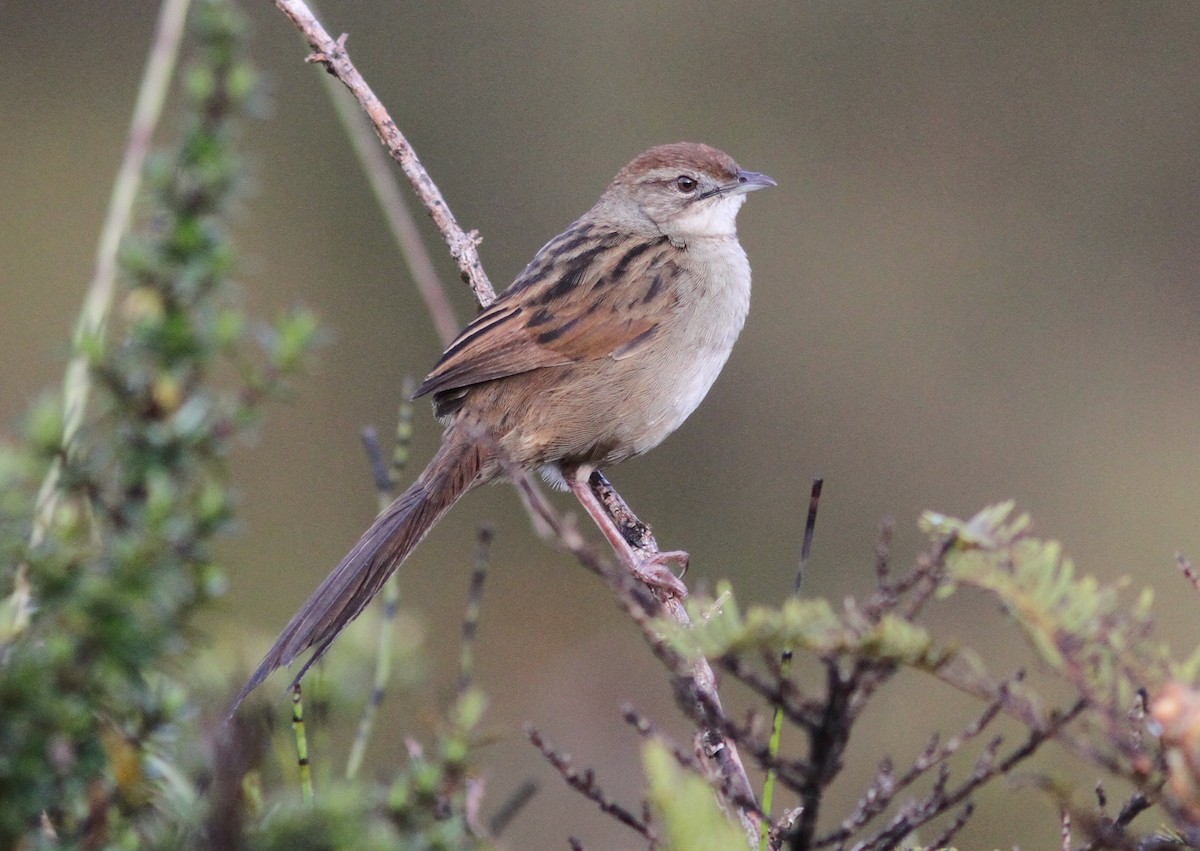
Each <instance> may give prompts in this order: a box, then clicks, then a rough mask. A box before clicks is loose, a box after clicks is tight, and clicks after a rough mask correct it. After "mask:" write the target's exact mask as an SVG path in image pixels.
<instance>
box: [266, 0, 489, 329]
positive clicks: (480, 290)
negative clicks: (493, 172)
mask: <svg viewBox="0 0 1200 851" xmlns="http://www.w3.org/2000/svg"><path fill="white" fill-rule="evenodd" d="M275 5H276V6H278V7H279V9H280V11H282V12H283V13H284V14H285V15H287V16H288V17H289V18H290V19H291V20H292V23H294V24H295V25H296V27H297V28H298V29H299V30H300V32H302V33H303V34H304V38H305V39H306V40H307V41H308V43H309V45H310V46H311V47H312V49H313V50H314V51H315V52H314V53H313V55H312V56H310V57H309V61H310V62H319V63H321V64H322V65H324V66H325V68H326V69H327V70H328V71H329V72H330V73H331V74H333V75H334V76H335V77H337V78H338V79H339V80H341V82H342V84H343V85H345V86H346V88H347V89H349V90H350V93H351V94H353V95H354V97H355V99H356V100H357V101H358V102H359V104H360V105H361V106H362V108H363V110H364V111H365V112H366V114H367V118H368V119H370V121H371V124H372V126H373V127H374V128H375V132H376V133H377V134H379V138H380V140H381V141H382V142H383V144H384V146H385V147H386V148H387V149H388V153H389V154H391V156H392V159H394V160H395V161H396V162H397V163H399V164H400V168H401V169H402V170H403V171H404V176H405V177H407V178H408V181H409V183H410V184H412V188H413V191H414V192H416V193H417V197H418V198H420V199H421V203H422V204H424V205H425V209H426V210H428V211H429V215H430V216H431V217H432V218H433V221H434V224H436V225H437V228H438V230H439V231H440V232H441V234H442V237H443V239H445V241H446V247H447V248H448V249H449V250H450V256H451V257H452V258H454V262H455V263H457V264H458V268H459V271H460V272H461V273H462V276H463V280H464V281H466V282H467V283H468V284H469V285H470V287H471V290H472V291H473V292H474V293H475V298H476V299H477V300H478V301H479V303H480V304H481V305H483V306H484V307H487V306H488V305H489V304H491V303H492V302H493V301H495V300H496V291H495V290H494V289H493V288H492V284H491V282H490V281H489V280H488V277H487V274H486V273H485V272H484V271H483V264H482V263H481V262H480V260H479V252H478V250H477V247H476V246H477V243H478V237H477V236H476V235H474V234H469V233H467V232H465V231H464V230H463V229H462V227H460V226H459V224H458V221H457V220H456V219H455V218H454V214H453V213H452V212H450V207H449V206H448V205H447V204H446V199H445V198H443V197H442V192H441V190H440V189H438V187H437V184H435V183H434V182H433V179H432V178H430V176H429V173H428V172H427V171H425V167H424V166H423V165H421V161H420V160H418V159H417V154H416V152H415V151H414V150H413V148H412V145H410V144H409V143H408V139H406V138H405V137H404V134H403V133H401V132H400V128H398V127H397V126H396V123H395V122H394V121H392V118H391V116H390V115H388V112H387V110H386V109H385V108H384V106H383V103H382V102H381V101H380V100H379V98H378V97H376V96H375V92H373V91H372V90H371V87H370V86H368V85H367V82H366V80H364V79H363V78H362V75H361V74H359V73H358V69H357V68H355V67H354V65H353V63H351V61H350V57H349V55H348V54H347V53H346V36H345V35H343V36H341V37H340V38H338V39H337V40H336V41H335V40H334V39H333V38H331V37H330V35H329V33H327V32H326V31H325V28H324V27H323V26H321V22H320V21H318V20H317V18H316V16H315V15H313V13H312V11H311V10H310V9H309V8H308V5H307V4H306V3H304V2H303V0H275Z"/></svg>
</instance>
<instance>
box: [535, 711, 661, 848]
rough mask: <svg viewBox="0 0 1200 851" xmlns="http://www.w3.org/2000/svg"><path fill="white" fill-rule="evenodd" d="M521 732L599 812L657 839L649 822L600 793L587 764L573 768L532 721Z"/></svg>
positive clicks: (643, 834)
mask: <svg viewBox="0 0 1200 851" xmlns="http://www.w3.org/2000/svg"><path fill="white" fill-rule="evenodd" d="M525 735H527V736H528V737H529V741H531V742H533V745H534V747H536V748H537V749H538V750H539V751H541V752H542V756H544V757H545V758H546V761H547V762H549V763H550V764H551V765H552V766H554V768H555V769H557V771H558V773H559V774H560V775H562V778H563V780H565V781H566V783H567V785H568V786H570V787H571V788H572V789H574V790H575V791H576V792H579V793H580V794H582V795H583V796H584V797H585V798H587V799H588V800H590V801H592V802H594V803H595V804H596V805H597V806H598V807H599V808H600V811H601V812H603V813H606V814H608V815H610V816H612V817H613V818H615V819H616V820H617V821H619V822H621V824H623V825H625V826H626V827H630V828H632V829H633V830H635V831H637V832H638V833H639V834H641V835H642V836H644V837H645V838H646V839H648V840H650V842H651V843H653V842H655V841H656V840H657V836H656V835H655V832H654V828H653V827H652V826H651V825H650V823H649V822H647V821H646V820H645V819H642V818H640V817H638V816H636V815H634V814H633V813H631V812H630V811H629V810H627V809H625V808H624V807H622V806H621V805H620V804H618V803H615V802H614V801H612V800H611V799H610V798H609V797H608V796H607V795H605V794H604V790H603V789H601V788H600V784H598V783H597V782H596V775H595V774H594V773H593V772H592V770H591V769H590V768H587V769H584V770H583V771H576V770H575V766H574V764H573V763H572V762H571V758H570V757H569V756H567V755H566V754H562V753H559V752H558V751H557V750H556V749H555V748H554V746H553V745H551V744H550V743H549V742H547V741H546V740H545V739H543V738H542V734H541V733H539V732H538V730H537V728H536V727H534V726H533V725H532V724H526V725H525Z"/></svg>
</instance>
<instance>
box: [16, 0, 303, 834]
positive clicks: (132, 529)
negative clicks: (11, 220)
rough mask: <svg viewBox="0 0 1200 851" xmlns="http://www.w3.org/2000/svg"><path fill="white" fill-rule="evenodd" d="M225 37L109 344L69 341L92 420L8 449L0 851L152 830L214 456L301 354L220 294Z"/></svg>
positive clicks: (208, 585)
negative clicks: (46, 479) (44, 840)
mask: <svg viewBox="0 0 1200 851" xmlns="http://www.w3.org/2000/svg"><path fill="white" fill-rule="evenodd" d="M242 29H243V25H242V23H241V20H240V16H239V15H238V14H237V13H236V12H235V11H234V10H233V9H232V7H231V6H229V5H228V4H226V3H224V2H217V0H206V2H202V3H198V4H197V5H196V7H195V9H194V15H193V32H194V35H195V39H196V55H195V58H194V60H193V63H192V65H191V67H190V69H189V70H188V71H187V73H186V76H187V80H188V86H187V89H188V92H189V94H190V108H191V110H192V114H193V116H194V118H193V119H192V120H191V122H190V125H189V126H188V127H187V128H186V130H185V131H184V133H183V138H182V140H181V142H180V143H179V146H178V148H177V150H176V151H175V152H174V153H173V154H170V155H166V154H164V155H160V156H159V157H158V158H157V159H156V160H155V163H154V165H153V166H152V167H151V169H150V174H149V176H148V190H149V194H150V195H151V197H152V206H153V214H152V217H151V220H150V222H149V223H148V224H147V225H146V227H145V228H144V229H143V230H142V232H141V233H140V234H139V235H137V236H133V237H131V238H129V239H128V240H127V241H126V245H125V249H124V251H123V270H124V274H125V278H126V281H127V283H128V287H127V290H126V292H125V294H124V296H123V299H122V302H121V305H120V308H121V309H120V319H121V322H120V327H119V328H117V329H114V333H113V334H112V335H111V340H106V339H95V338H93V339H89V340H86V341H84V342H83V347H84V350H85V351H86V354H87V355H88V356H89V358H90V360H91V367H92V369H91V376H92V379H93V381H94V384H95V393H96V396H97V398H96V399H95V403H96V404H95V405H94V408H95V409H96V411H97V413H96V414H95V415H93V417H92V419H91V421H90V422H88V423H87V424H86V425H85V427H84V430H83V431H82V432H81V434H80V435H79V437H78V438H77V439H76V440H75V441H73V442H72V443H71V445H69V446H62V439H63V437H62V434H63V433H62V426H61V414H60V407H61V406H60V405H58V404H50V403H39V404H38V405H37V406H36V407H35V408H34V411H33V412H32V414H31V416H30V419H29V426H28V435H29V437H28V440H27V444H26V448H25V449H23V450H20V449H14V450H10V451H9V452H7V453H5V455H4V456H3V463H0V477H2V480H0V492H2V493H3V500H2V503H0V508H2V509H3V516H2V520H0V523H2V525H0V535H2V536H3V544H2V545H3V548H4V553H5V556H6V558H7V563H8V564H10V565H19V566H18V567H17V568H15V569H12V570H10V571H9V572H8V574H7V577H6V580H7V585H8V587H7V589H6V591H7V594H8V596H7V598H6V599H5V601H4V605H3V607H2V608H3V611H2V612H0V615H2V616H3V617H2V619H0V623H3V624H4V628H3V630H2V631H0V639H2V640H3V641H4V647H3V661H2V664H0V707H2V709H0V717H2V718H3V723H2V724H0V801H2V802H3V806H0V847H3V848H8V847H12V846H13V845H14V844H15V843H16V842H17V841H18V839H19V838H20V837H22V836H25V837H28V838H30V839H31V840H32V838H33V837H35V836H37V835H38V833H39V831H38V829H37V826H38V824H39V822H40V821H42V820H44V821H45V824H46V825H47V826H49V827H51V828H52V829H53V830H54V831H55V832H56V833H57V835H58V837H59V839H60V841H61V843H63V844H65V845H66V846H68V847H69V846H72V845H74V844H75V843H82V844H85V845H88V846H90V847H95V846H97V845H99V844H113V845H118V846H127V847H131V846H132V845H136V844H137V840H136V838H135V837H138V836H141V837H142V838H143V839H144V840H146V841H153V840H152V837H154V836H156V835H160V834H161V833H163V830H162V826H161V825H158V826H157V827H156V826H155V823H156V821H158V820H160V819H162V818H164V817H167V816H168V814H167V813H166V812H164V811H163V810H161V809H160V808H159V804H158V801H157V796H158V795H159V794H161V793H162V792H163V790H164V789H165V787H166V785H169V783H168V779H169V778H170V777H171V776H172V773H173V771H174V767H173V765H172V761H171V758H170V757H169V756H167V754H169V753H171V752H172V751H175V753H176V756H179V755H180V752H179V751H178V750H177V749H176V748H175V747H174V746H173V745H172V742H174V741H176V740H177V739H178V738H179V737H180V735H181V734H182V732H183V730H184V728H183V727H182V726H181V725H185V724H186V723H187V720H188V717H189V715H190V713H192V712H194V705H193V703H192V698H191V697H190V695H189V694H188V690H187V688H186V686H185V685H184V684H183V681H182V680H181V679H177V678H176V677H177V674H178V672H179V670H180V668H181V667H183V666H185V665H186V664H187V652H188V648H189V644H190V636H189V634H188V628H187V625H188V623H189V621H190V619H191V617H192V616H193V615H194V614H195V613H196V612H197V611H198V610H199V609H200V608H202V607H203V606H204V605H205V604H206V603H207V602H208V601H209V600H211V599H212V597H213V596H214V595H217V594H219V593H220V592H221V590H222V588H223V585H224V580H223V575H222V572H221V569H220V568H219V566H218V565H217V564H216V563H215V561H214V558H213V552H212V543H213V541H214V539H215V538H216V537H217V536H219V535H220V534H222V533H223V532H224V531H226V530H227V528H228V527H229V524H230V520H231V518H232V498H231V494H230V491H229V487H228V484H227V481H226V462H227V458H228V455H229V452H230V449H231V446H232V444H233V442H234V440H235V439H236V438H237V436H238V435H239V434H240V433H241V432H242V431H243V430H244V428H245V424H247V423H251V422H253V421H255V420H256V419H257V417H258V416H259V415H260V411H261V408H262V405H263V403H264V402H265V401H267V400H268V399H270V398H273V397H277V396H279V395H280V394H282V393H284V392H285V391H286V390H287V388H288V380H289V379H290V377H291V376H292V375H293V374H295V373H296V372H297V371H298V370H299V369H300V368H301V366H302V364H303V360H304V353H305V352H306V351H307V350H308V349H309V348H310V346H311V344H312V341H313V337H314V331H315V328H314V324H313V321H312V318H311V316H309V315H307V314H305V313H298V314H295V315H289V316H285V317H284V318H282V319H281V320H279V321H278V322H277V323H276V325H275V327H274V329H273V331H272V333H271V334H268V335H264V336H263V339H265V340H266V344H265V345H263V344H261V343H255V342H253V341H251V340H249V339H248V335H247V334H246V333H245V332H244V329H245V327H246V324H247V323H246V322H245V320H244V319H243V318H242V317H241V314H240V311H239V310H238V309H237V308H236V307H235V306H232V305H231V304H230V303H229V302H228V300H227V296H226V294H225V288H224V286H223V285H224V283H225V281H226V280H227V278H228V275H229V273H230V271H231V269H232V251H231V247H230V244H229V239H228V235H227V229H226V228H227V219H228V209H229V207H230V202H231V200H232V198H233V195H234V193H235V192H236V187H237V180H238V174H239V165H238V159H237V157H236V155H235V153H234V151H233V148H232V144H233V142H234V141H235V139H236V118H237V113H238V111H239V110H240V109H241V108H242V107H243V106H244V104H245V102H246V100H247V98H248V97H249V96H250V93H251V91H252V88H253V80H254V74H253V72H252V70H251V69H250V68H249V66H248V65H247V64H246V63H245V61H244V60H243V59H242V58H241V43H242ZM223 362H224V363H230V362H232V363H234V364H235V366H236V367H237V371H238V373H239V375H240V378H241V380H240V381H239V382H237V383H236V384H235V385H234V386H232V387H225V388H222V387H219V386H217V385H216V384H215V383H214V382H213V381H212V380H211V376H212V374H213V373H214V372H215V371H216V369H217V367H218V366H219V365H220V364H221V363H223ZM55 455H59V456H60V457H61V458H63V459H64V462H63V471H62V478H61V488H62V499H61V501H60V503H59V508H58V510H57V511H56V512H55V514H54V516H53V518H52V521H51V525H50V527H49V528H48V529H46V530H45V531H46V533H47V534H46V535H45V536H44V541H43V542H42V543H40V544H39V545H37V546H34V547H29V546H27V545H25V544H24V542H26V541H28V540H29V538H30V529H29V526H28V520H27V518H29V517H30V516H31V515H32V501H31V499H30V497H29V495H30V494H31V493H32V491H33V487H32V485H33V483H34V482H35V481H36V479H37V473H38V471H39V470H40V469H41V468H42V467H43V465H44V463H45V462H46V461H47V460H48V459H49V458H51V457H53V456H55ZM30 601H31V603H32V605H30ZM31 611H32V615H30V612H31ZM175 779H176V780H178V778H177V777H176V778H175ZM184 785H185V786H186V784H184ZM178 788H179V786H178V783H177V784H176V789H178ZM165 833H166V834H173V833H174V831H173V830H166V831H165Z"/></svg>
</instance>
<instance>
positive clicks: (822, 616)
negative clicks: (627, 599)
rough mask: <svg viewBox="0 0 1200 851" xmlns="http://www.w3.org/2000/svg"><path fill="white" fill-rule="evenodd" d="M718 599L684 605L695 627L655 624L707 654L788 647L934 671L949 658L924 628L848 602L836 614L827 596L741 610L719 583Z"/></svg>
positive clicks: (685, 648) (689, 649) (687, 649)
mask: <svg viewBox="0 0 1200 851" xmlns="http://www.w3.org/2000/svg"><path fill="white" fill-rule="evenodd" d="M717 601H718V602H714V601H712V600H704V599H701V598H696V599H694V600H693V601H692V602H691V603H690V604H689V612H690V614H691V615H692V617H693V618H694V620H695V621H696V624H697V625H696V626H695V627H694V628H689V629H684V628H681V627H680V626H679V625H678V624H676V623H675V622H674V621H669V620H666V619H664V620H663V621H662V622H661V623H660V628H661V629H662V630H663V632H664V634H666V635H668V636H669V637H671V638H672V640H673V642H674V644H675V646H676V648H677V649H678V650H680V651H681V652H684V653H688V654H700V655H703V656H707V657H710V658H711V657H719V656H724V655H726V654H729V653H746V652H748V651H750V650H754V649H761V648H779V649H781V650H782V648H786V647H790V648H793V649H796V650H799V649H803V650H808V651H810V652H812V653H816V654H818V655H822V656H824V655H836V654H847V655H854V656H857V657H862V658H869V659H873V660H875V661H879V662H899V663H904V664H906V665H911V666H914V667H921V668H928V669H935V668H937V667H938V666H939V665H941V664H942V663H943V662H944V661H945V660H946V659H947V657H948V652H947V651H944V650H939V649H938V648H936V647H935V646H934V644H933V639H932V637H931V636H930V635H929V633H928V632H927V631H926V630H925V629H923V628H921V627H919V626H917V625H916V624H913V623H911V622H909V621H907V620H905V619H903V618H901V617H898V616H895V615H891V614H886V615H884V616H883V617H881V618H870V617H868V616H867V615H866V614H865V613H864V612H863V611H862V610H861V609H859V608H858V607H857V606H856V605H855V604H854V603H853V601H847V603H846V604H845V607H844V609H843V611H842V612H841V614H838V613H837V612H836V611H835V610H834V608H833V606H832V605H831V604H830V603H829V601H828V600H823V599H813V600H806V599H799V598H791V599H789V600H787V601H786V602H785V603H784V604H783V605H782V606H780V607H779V608H772V607H768V606H751V607H750V608H749V609H747V610H746V611H745V613H742V612H741V611H740V610H739V609H738V605H737V601H736V600H735V599H734V596H733V590H732V588H731V587H730V586H729V585H728V583H722V584H721V585H719V586H718V589H717Z"/></svg>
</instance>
